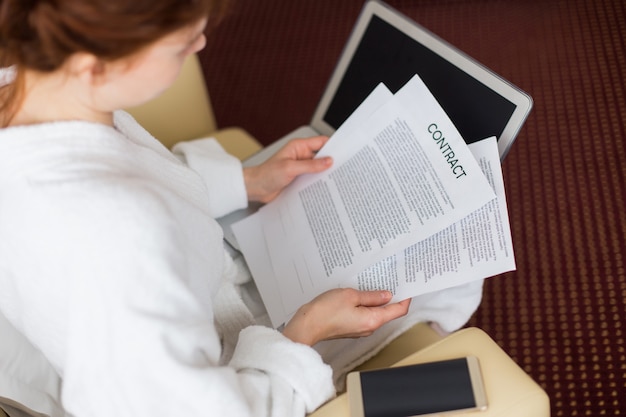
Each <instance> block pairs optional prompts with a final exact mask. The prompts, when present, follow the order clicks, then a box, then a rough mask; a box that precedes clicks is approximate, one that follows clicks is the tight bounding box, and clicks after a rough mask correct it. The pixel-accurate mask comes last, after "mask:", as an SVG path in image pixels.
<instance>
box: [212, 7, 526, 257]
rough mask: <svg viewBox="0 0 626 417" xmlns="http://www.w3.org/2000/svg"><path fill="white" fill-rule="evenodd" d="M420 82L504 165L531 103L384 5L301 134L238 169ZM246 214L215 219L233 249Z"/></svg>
mask: <svg viewBox="0 0 626 417" xmlns="http://www.w3.org/2000/svg"><path fill="white" fill-rule="evenodd" d="M415 74H418V75H419V76H420V78H421V79H422V80H423V81H424V83H425V84H426V85H427V86H428V88H429V90H430V91H431V92H432V94H433V95H434V96H435V97H436V98H437V101H439V104H440V105H441V107H443V109H444V110H445V111H446V113H447V114H448V116H449V117H450V119H451V120H452V122H453V123H454V124H455V126H456V127H457V129H458V130H459V132H460V133H461V135H462V136H463V138H464V139H465V141H466V142H467V143H472V142H476V141H479V140H481V139H484V138H487V137H490V136H495V137H496V138H497V140H498V151H499V153H500V159H501V160H502V159H504V157H505V156H506V154H507V152H508V151H509V149H510V147H511V145H512V144H513V141H514V140H515V137H516V136H517V133H518V132H519V130H520V128H521V127H522V125H523V123H524V121H525V120H526V117H527V116H528V113H529V112H530V109H531V108H532V99H531V97H530V96H529V95H528V94H526V93H525V92H523V91H522V90H520V89H519V88H517V87H515V86H514V85H512V84H511V83H509V82H508V81H506V80H504V79H503V78H502V77H500V76H498V75H497V74H495V73H493V72H492V71H490V70H489V69H487V68H485V67H484V66H483V65H481V64H480V63H478V62H477V61H475V60H474V59H472V58H471V57H469V56H467V55H466V54H464V53H463V52H461V51H459V50H458V49H456V48H455V47H453V46H452V45H450V44H448V43H447V42H446V41H444V40H442V39H440V38H439V37H437V36H436V35H434V34H433V33H431V32H429V31H428V30H427V29H425V28H424V27H422V26H420V25H419V24H417V23H416V22H414V21H413V20H411V19H409V18H408V17H406V16H404V15H402V14H401V13H400V12H398V11H397V10H394V9H393V8H391V7H390V6H389V5H387V4H385V3H383V2H380V1H377V0H370V1H368V2H367V3H366V4H365V5H364V7H363V9H362V11H361V13H360V15H359V18H358V20H357V22H356V25H355V26H354V28H353V30H352V34H351V35H350V38H349V39H348V42H347V43H346V45H345V47H344V50H343V52H342V54H341V57H340V59H339V61H338V63H337V66H336V67H335V70H334V72H333V74H332V76H331V78H330V81H329V83H328V85H327V86H326V89H325V91H324V94H323V95H322V98H321V99H320V101H319V103H318V106H317V108H316V110H315V113H314V114H313V118H312V119H311V122H310V124H309V125H307V126H301V127H299V128H297V129H296V130H294V131H293V132H291V133H289V134H288V135H286V136H285V137H283V138H281V139H279V140H278V141H276V142H274V143H272V144H271V145H270V146H268V147H266V148H264V149H263V150H262V151H261V152H259V153H257V154H255V155H253V156H252V157H250V158H249V159H248V160H246V161H244V166H251V165H257V164H259V163H261V162H263V161H265V160H266V159H267V158H269V157H270V156H271V155H272V154H274V153H275V152H276V151H277V150H278V149H280V148H281V147H282V146H283V145H284V144H285V143H286V142H287V141H289V140H290V139H292V138H296V137H309V136H316V135H329V136H330V135H332V134H333V133H334V132H335V130H337V129H338V128H339V126H340V125H341V124H342V123H343V122H344V121H345V120H346V119H347V118H348V116H350V114H351V113H352V112H353V111H354V110H355V109H356V108H357V107H358V105H359V104H360V103H361V102H362V101H363V100H364V99H365V98H366V97H367V96H368V95H369V94H370V92H371V91H372V90H373V89H374V88H375V87H376V86H377V85H378V84H379V83H381V82H382V83H384V84H385V85H386V86H387V88H389V90H391V92H392V93H395V92H396V91H397V90H399V89H400V87H402V86H403V85H404V84H405V83H406V82H407V81H408V80H409V79H410V78H411V77H412V76H413V75H415ZM256 209H258V206H251V207H249V208H248V209H246V210H239V211H237V212H234V213H231V214H229V215H227V216H224V217H222V218H221V219H218V221H219V222H220V224H221V225H222V227H223V228H224V238H225V239H226V241H227V242H228V243H229V244H231V245H232V246H233V247H234V248H236V249H238V248H239V245H238V244H237V241H236V239H235V237H234V235H233V233H232V230H231V228H230V224H232V223H234V222H235V221H237V220H239V219H242V218H244V217H245V216H247V215H249V214H251V213H253V212H254V211H256Z"/></svg>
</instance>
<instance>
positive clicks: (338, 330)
mask: <svg viewBox="0 0 626 417" xmlns="http://www.w3.org/2000/svg"><path fill="white" fill-rule="evenodd" d="M391 298H392V295H391V293H390V292H389V291H358V290H354V289H351V288H338V289H335V290H330V291H327V292H325V293H323V294H321V295H319V296H318V297H316V298H315V299H313V300H312V301H311V302H310V303H307V304H305V305H303V306H302V307H300V308H299V309H298V311H297V312H296V314H295V315H294V317H293V318H292V319H291V320H290V321H289V323H287V325H286V326H285V329H284V330H283V334H284V335H285V336H286V337H288V338H289V339H291V340H293V341H294V342H298V343H303V344H306V345H309V346H313V345H314V344H316V343H317V342H320V341H322V340H328V339H339V338H344V337H350V338H356V337H362V336H369V335H370V334H372V333H373V332H374V330H376V329H378V328H379V327H380V326H382V325H383V324H385V323H387V322H389V321H391V320H393V319H396V318H398V317H402V316H404V315H405V314H406V313H407V312H408V311H409V305H410V303H411V300H410V299H408V300H404V301H401V302H399V303H393V304H387V303H388V302H389V300H391Z"/></svg>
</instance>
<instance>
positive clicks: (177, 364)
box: [0, 181, 334, 417]
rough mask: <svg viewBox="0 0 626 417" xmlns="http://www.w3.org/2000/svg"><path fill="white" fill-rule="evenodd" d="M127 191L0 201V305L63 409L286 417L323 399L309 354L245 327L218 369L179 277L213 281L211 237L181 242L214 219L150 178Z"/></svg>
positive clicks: (210, 337) (199, 312) (65, 189)
mask: <svg viewBox="0 0 626 417" xmlns="http://www.w3.org/2000/svg"><path fill="white" fill-rule="evenodd" d="M135 185H136V186H133V185H132V183H131V184H130V185H129V184H126V185H125V186H124V187H121V188H119V187H115V186H113V187H111V186H109V185H108V184H107V183H106V181H104V182H103V183H100V182H98V183H94V182H91V181H88V182H80V181H78V182H75V183H64V184H50V185H49V186H46V187H45V188H46V189H45V190H44V191H41V190H39V192H37V193H35V194H33V195H30V194H29V193H28V191H24V190H19V191H16V192H15V193H12V194H11V202H12V204H11V205H4V207H3V211H2V213H3V214H4V215H6V216H5V217H4V218H5V219H7V218H12V219H14V220H12V221H10V222H9V221H6V222H5V221H1V220H0V231H2V235H3V241H5V242H11V245H8V244H7V245H0V249H2V251H3V253H2V255H0V265H2V266H4V267H5V268H8V266H9V265H11V266H10V270H9V269H5V272H6V273H5V274H0V275H2V277H0V284H1V285H0V287H1V288H2V289H3V294H2V295H1V296H0V300H4V301H10V303H7V304H3V309H4V308H5V307H6V311H5V313H6V316H7V317H9V318H10V320H11V321H12V323H13V324H14V325H15V326H16V327H18V328H19V329H20V331H22V332H23V333H24V334H25V335H26V336H27V337H28V338H29V339H30V340H31V341H32V342H33V344H34V345H36V346H37V347H38V348H39V349H40V350H41V351H42V352H43V353H44V354H45V355H46V356H47V357H48V358H49V359H50V360H51V362H52V363H53V365H54V366H55V368H56V369H57V371H58V372H59V374H61V376H62V379H63V390H62V403H63V405H64V407H65V408H66V410H67V411H68V413H70V414H71V415H73V416H76V417H83V416H90V417H100V416H101V417H110V416H113V415H115V416H118V417H159V416H163V417H171V416H175V415H180V416H185V417H195V416H198V417H200V416H202V417H206V416H225V417H226V416H255V417H262V416H274V417H281V416H285V417H294V416H304V414H305V413H306V412H311V411H313V410H314V409H315V408H316V407H318V406H320V405H321V404H322V403H323V402H324V401H326V400H328V399H329V398H330V397H332V395H333V394H334V390H333V387H332V377H331V369H330V367H329V366H328V365H325V364H324V363H323V362H322V360H321V357H320V356H319V354H318V353H317V352H315V351H314V350H313V349H311V348H310V347H308V346H304V345H299V344H296V343H293V342H291V341H290V340H288V339H287V338H285V337H284V336H283V335H282V334H280V333H279V332H277V331H275V330H273V329H269V328H262V327H257V326H253V327H250V328H246V329H245V330H243V331H242V332H241V335H240V337H239V342H238V344H237V346H236V349H235V353H234V356H233V358H232V360H231V362H230V363H228V364H222V363H221V360H220V359H221V345H220V337H219V335H218V333H217V331H216V328H215V325H214V321H213V312H212V309H211V302H210V301H209V302H206V301H201V300H200V299H199V296H198V292H197V291H194V290H193V289H192V286H191V285H190V282H189V281H190V280H191V278H192V277H191V276H192V275H193V274H195V273H197V271H202V270H205V274H206V275H204V276H202V275H201V276H200V278H202V279H204V280H206V281H207V282H211V281H214V280H218V281H219V280H220V277H219V276H218V277H216V276H211V274H212V273H213V272H212V271H215V270H220V269H221V265H222V262H223V249H222V248H221V239H220V238H216V239H214V240H215V241H216V242H214V243H215V246H212V245H213V243H211V242H209V243H207V245H205V246H204V247H191V246H190V245H189V243H188V242H190V241H191V240H193V239H194V238H197V237H198V236H202V237H203V238H205V239H208V240H211V239H210V235H211V233H217V232H214V231H212V230H213V227H215V228H217V225H216V224H214V222H213V221H212V220H210V219H208V220H207V221H206V222H205V221H204V220H202V219H203V218H205V217H206V216H205V215H204V214H202V213H198V212H197V210H196V208H195V207H193V206H191V205H186V204H184V203H182V202H180V201H179V199H176V198H174V197H172V196H171V195H170V194H168V193H166V192H161V190H160V189H159V188H158V187H156V186H155V185H154V184H141V183H139V184H135ZM93 190H97V192H93ZM190 239H191V240H190ZM218 247H219V248H218ZM22 248H25V249H23V250H22ZM33 259H36V260H37V262H33ZM195 264H200V266H203V267H202V268H197V267H196V266H194V265H195ZM11 276H13V277H15V280H10V277H11ZM18 277H19V279H18Z"/></svg>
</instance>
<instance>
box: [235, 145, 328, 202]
mask: <svg viewBox="0 0 626 417" xmlns="http://www.w3.org/2000/svg"><path fill="white" fill-rule="evenodd" d="M326 141H328V137H327V136H315V137H312V138H308V139H293V140H291V141H289V142H288V143H287V144H286V145H285V146H284V147H283V148H282V149H280V150H279V151H278V152H276V154H274V155H273V156H272V157H271V158H269V159H268V160H267V161H265V162H264V163H262V164H261V165H258V166H254V167H249V168H244V170H243V178H244V181H245V183H246V191H247V193H248V200H249V201H258V202H261V203H268V202H270V201H272V200H273V199H274V198H276V196H277V195H278V194H279V193H280V192H281V191H282V189H283V188H285V187H286V186H287V185H289V184H290V183H291V182H292V181H293V180H294V179H295V178H296V177H297V176H298V175H302V174H311V173H314V172H321V171H324V170H325V169H327V168H329V167H330V166H331V165H332V159H331V158H330V157H326V158H319V159H313V157H314V156H315V153H316V152H317V151H318V150H319V149H320V148H321V147H322V146H323V145H324V144H325V143H326Z"/></svg>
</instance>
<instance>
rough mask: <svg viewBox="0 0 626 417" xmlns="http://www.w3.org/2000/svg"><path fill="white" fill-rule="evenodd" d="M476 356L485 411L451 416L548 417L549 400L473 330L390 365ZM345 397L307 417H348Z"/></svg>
mask: <svg viewBox="0 0 626 417" xmlns="http://www.w3.org/2000/svg"><path fill="white" fill-rule="evenodd" d="M470 355H473V356H477V357H478V359H479V361H480V368H481V371H482V374H483V379H484V383H485V390H486V392H487V401H488V406H487V410H485V411H481V412H480V413H475V412H468V413H463V412H459V413H456V414H454V415H455V416H459V417H461V416H468V417H469V416H477V414H480V417H529V416H533V417H550V400H549V398H548V395H547V394H546V392H545V391H544V390H543V389H541V387H540V386H539V385H538V384H537V383H536V382H535V381H533V380H532V379H531V378H530V376H528V374H526V372H524V370H522V369H521V368H520V367H519V366H518V365H517V364H516V363H515V362H514V361H513V359H511V357H509V355H507V354H506V353H505V352H504V351H503V350H502V349H501V348H500V347H499V346H498V345H497V344H496V342H494V341H493V339H491V338H490V337H489V336H488V335H487V334H486V333H485V332H483V331H482V330H480V329H477V328H468V329H463V330H459V331H457V332H455V333H452V334H451V335H449V336H447V337H445V338H443V339H442V340H440V341H438V342H435V343H433V344H431V345H429V346H427V347H426V348H424V349H422V350H420V351H418V352H416V353H414V354H413V355H411V356H409V357H407V358H405V359H403V360H401V361H400V362H398V363H396V364H395V365H394V366H403V365H410V364H417V363H424V362H433V361H438V360H445V359H453V358H459V357H464V356H470ZM349 415H350V414H349V407H348V396H347V394H341V395H339V396H338V397H337V398H335V399H334V400H331V401H329V402H328V403H326V404H325V405H323V406H322V407H320V408H319V409H318V410H317V411H315V412H314V413H312V414H310V415H309V417H348V416H349Z"/></svg>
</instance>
